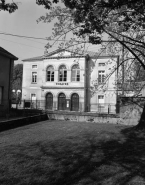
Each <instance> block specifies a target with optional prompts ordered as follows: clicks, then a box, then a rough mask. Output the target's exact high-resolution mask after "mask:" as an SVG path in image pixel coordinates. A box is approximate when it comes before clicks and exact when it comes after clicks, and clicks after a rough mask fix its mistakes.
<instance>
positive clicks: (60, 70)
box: [58, 64, 67, 82]
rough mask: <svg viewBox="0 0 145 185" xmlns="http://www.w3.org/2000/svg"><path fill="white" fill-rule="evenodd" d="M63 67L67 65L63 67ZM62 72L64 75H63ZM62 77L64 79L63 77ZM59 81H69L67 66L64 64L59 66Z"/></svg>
mask: <svg viewBox="0 0 145 185" xmlns="http://www.w3.org/2000/svg"><path fill="white" fill-rule="evenodd" d="M61 67H65V68H62V69H61ZM61 74H62V76H61ZM61 78H62V79H61ZM58 81H59V82H67V68H66V66H65V65H64V64H62V65H60V66H59V70H58Z"/></svg>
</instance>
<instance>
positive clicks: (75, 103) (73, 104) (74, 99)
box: [71, 93, 79, 111]
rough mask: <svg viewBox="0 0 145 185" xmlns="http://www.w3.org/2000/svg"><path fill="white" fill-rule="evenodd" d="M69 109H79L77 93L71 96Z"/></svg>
mask: <svg viewBox="0 0 145 185" xmlns="http://www.w3.org/2000/svg"><path fill="white" fill-rule="evenodd" d="M71 110H72V111H78V110H79V95H78V94H76V93H74V94H72V96H71Z"/></svg>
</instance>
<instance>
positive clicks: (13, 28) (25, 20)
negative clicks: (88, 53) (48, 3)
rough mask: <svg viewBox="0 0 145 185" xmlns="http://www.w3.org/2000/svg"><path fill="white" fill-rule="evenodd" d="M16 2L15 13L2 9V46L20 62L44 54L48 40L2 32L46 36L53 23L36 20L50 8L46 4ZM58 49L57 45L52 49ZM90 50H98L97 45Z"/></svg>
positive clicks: (0, 22) (34, 0)
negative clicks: (26, 37) (17, 3)
mask: <svg viewBox="0 0 145 185" xmlns="http://www.w3.org/2000/svg"><path fill="white" fill-rule="evenodd" d="M7 2H11V0H7ZM15 2H20V3H19V6H18V10H16V11H15V12H14V13H12V14H9V13H8V12H4V11H0V46H1V47H3V48H4V49H6V50H7V51H9V52H10V53H12V54H13V55H15V56H16V57H18V58H19V60H18V61H16V62H15V63H20V62H21V61H22V60H23V59H26V58H31V57H36V56H41V55H43V54H44V46H45V45H46V43H47V41H45V40H34V39H24V38H18V37H13V36H8V35H3V34H1V33H3V32H5V33H11V34H16V35H24V36H32V37H41V38H45V37H49V36H51V33H52V28H53V24H52V23H43V22H40V23H38V24H37V22H36V20H37V19H38V18H39V17H40V16H42V15H45V13H46V12H48V10H46V9H45V8H44V6H38V5H37V4H36V0H15ZM56 49H57V47H56V46H55V47H53V48H52V49H51V51H52V50H56ZM89 50H92V51H94V50H96V49H95V46H94V45H93V46H92V47H90V48H89Z"/></svg>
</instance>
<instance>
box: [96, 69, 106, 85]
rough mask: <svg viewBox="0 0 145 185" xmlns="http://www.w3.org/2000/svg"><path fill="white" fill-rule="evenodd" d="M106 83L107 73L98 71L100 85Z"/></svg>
mask: <svg viewBox="0 0 145 185" xmlns="http://www.w3.org/2000/svg"><path fill="white" fill-rule="evenodd" d="M104 82H105V71H98V83H104Z"/></svg>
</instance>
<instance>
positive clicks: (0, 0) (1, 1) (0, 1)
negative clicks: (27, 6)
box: [0, 0, 18, 13]
mask: <svg viewBox="0 0 145 185" xmlns="http://www.w3.org/2000/svg"><path fill="white" fill-rule="evenodd" d="M17 4H18V3H15V2H13V0H12V3H6V0H0V11H2V10H3V11H8V12H9V13H13V12H14V11H15V10H17V9H18V5H17Z"/></svg>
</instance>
